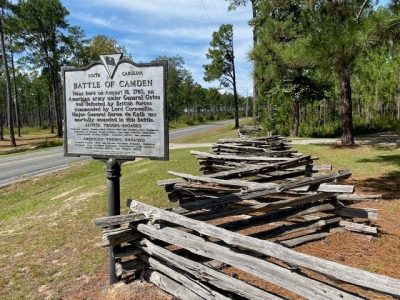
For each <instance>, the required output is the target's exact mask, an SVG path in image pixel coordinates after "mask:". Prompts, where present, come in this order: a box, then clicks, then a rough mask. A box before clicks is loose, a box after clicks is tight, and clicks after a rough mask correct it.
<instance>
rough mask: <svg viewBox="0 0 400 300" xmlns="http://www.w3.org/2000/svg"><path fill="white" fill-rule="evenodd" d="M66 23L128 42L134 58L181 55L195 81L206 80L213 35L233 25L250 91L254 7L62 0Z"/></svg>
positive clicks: (242, 81) (205, 0)
mask: <svg viewBox="0 0 400 300" xmlns="http://www.w3.org/2000/svg"><path fill="white" fill-rule="evenodd" d="M62 3H63V4H64V6H65V7H66V8H67V9H68V10H69V12H70V15H69V16H68V21H69V23H70V24H71V25H79V26H80V27H81V28H82V29H83V30H84V31H85V33H86V35H87V36H88V37H93V36H95V35H98V34H104V35H107V36H112V37H114V38H116V39H117V41H118V42H119V43H120V44H123V45H125V47H126V49H127V50H128V52H129V53H130V54H131V55H132V57H133V60H134V61H135V62H148V61H151V60H153V59H154V58H155V57H157V56H159V55H168V56H173V55H180V56H182V57H183V58H184V60H185V63H186V67H187V69H189V70H190V71H191V73H192V75H193V78H194V80H195V81H196V82H198V83H200V84H201V85H203V86H206V87H208V86H218V82H213V83H206V82H204V80H203V74H204V69H203V65H204V64H206V63H207V58H206V53H207V49H208V47H209V42H210V40H211V35H212V33H213V32H214V31H216V30H218V28H219V26H220V25H221V24H223V23H230V24H233V28H234V48H235V55H236V61H235V63H236V68H237V70H236V73H237V81H238V90H239V93H240V94H242V95H243V96H246V95H251V93H252V80H251V71H252V63H251V61H250V60H249V59H248V53H249V51H250V49H251V45H252V32H251V28H250V26H249V25H248V20H250V18H251V16H252V13H251V7H240V8H238V9H237V10H236V11H231V12H228V1H225V0H95V1H82V0H62Z"/></svg>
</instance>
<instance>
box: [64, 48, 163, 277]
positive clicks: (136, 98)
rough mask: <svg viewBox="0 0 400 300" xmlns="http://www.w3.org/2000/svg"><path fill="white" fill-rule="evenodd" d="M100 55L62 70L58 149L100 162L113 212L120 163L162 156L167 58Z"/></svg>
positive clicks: (112, 250)
mask: <svg viewBox="0 0 400 300" xmlns="http://www.w3.org/2000/svg"><path fill="white" fill-rule="evenodd" d="M100 59H101V61H99V62H93V63H91V64H90V65H88V66H86V67H81V68H68V67H64V68H63V70H62V76H63V82H64V100H65V110H64V155H65V156H81V155H87V156H91V157H93V158H94V159H100V160H102V161H104V162H105V163H106V177H107V198H108V200H107V201H108V215H109V216H115V215H119V214H120V213H121V211H120V177H121V165H122V163H123V162H125V161H132V160H135V158H136V157H147V158H150V159H157V160H168V155H169V148H168V145H169V142H168V138H169V135H168V121H167V118H166V115H167V103H166V100H167V95H166V80H167V68H168V63H167V62H166V61H161V62H155V63H149V64H135V63H134V62H132V61H131V60H129V59H122V54H109V55H101V56H100ZM117 227H118V226H110V227H109V229H114V228H117ZM117 250H118V248H116V247H111V248H110V250H109V254H108V255H109V269H110V277H109V282H110V284H113V283H116V282H117V281H118V276H117V274H116V266H115V265H116V262H117V261H116V259H115V252H116V251H117Z"/></svg>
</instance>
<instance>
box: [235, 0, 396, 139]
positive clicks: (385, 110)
mask: <svg viewBox="0 0 400 300" xmlns="http://www.w3.org/2000/svg"><path fill="white" fill-rule="evenodd" d="M239 2H240V3H236V1H231V5H233V6H234V7H237V6H238V5H244V4H246V1H239ZM397 7H398V5H397V4H396V3H395V2H393V3H392V4H391V6H390V8H379V9H375V8H374V7H373V3H372V2H371V1H361V0H359V1H351V2H347V1H346V2H330V1H324V0H321V1H313V2H309V1H302V0H284V1H271V0H264V1H260V2H259V3H258V8H259V10H258V15H257V18H256V20H254V24H255V25H256V26H257V36H258V44H257V47H256V48H255V49H254V50H253V52H252V53H251V57H252V59H254V60H255V62H256V69H255V71H254V75H255V77H256V81H257V82H258V83H259V85H258V92H259V104H260V105H259V118H260V121H261V122H262V123H263V124H264V126H265V130H266V131H274V132H277V133H281V134H282V133H285V132H286V133H287V132H288V128H290V127H293V126H294V125H295V121H294V120H296V118H297V119H298V120H300V123H301V124H300V128H299V135H303V136H304V135H308V136H329V135H337V134H338V128H339V127H340V126H342V129H343V130H347V129H348V130H350V127H348V126H350V125H351V119H346V118H349V116H350V118H351V114H350V111H349V110H348V109H342V110H339V106H338V104H339V103H340V102H342V103H345V102H344V101H347V103H352V102H354V104H353V113H354V115H355V117H356V119H355V121H354V132H355V133H358V132H364V131H366V130H371V131H375V130H378V129H395V128H396V126H395V124H394V122H392V121H391V120H396V118H397V122H398V123H399V122H400V112H399V110H400V101H399V99H400V95H399V91H400V89H399V86H400V81H399V76H398V74H399V73H398V72H399V71H398V66H399V64H400V60H399V48H398V46H397V45H396V44H395V43H393V42H395V41H396V39H394V38H391V40H389V42H388V35H385V34H384V31H385V30H388V26H387V24H388V23H390V21H393V22H394V20H396V18H398V13H399V10H397ZM393 22H392V23H391V24H392V25H393V26H397V25H396V23H393ZM396 28H400V27H396ZM391 37H393V34H392V35H391ZM378 46H379V47H378ZM346 76H347V77H348V78H346ZM288 100H292V101H294V102H298V103H299V104H300V105H298V106H296V105H293V104H292V103H291V102H290V101H288ZM315 101H321V103H314V102H315ZM282 106H285V108H282ZM340 113H342V114H341V116H340V118H341V119H342V120H347V121H346V122H347V123H346V124H345V125H343V124H344V123H340V122H339V120H338V116H339V115H340ZM359 119H362V120H365V121H363V122H359ZM385 119H386V121H385ZM382 122H384V123H385V122H386V124H387V125H388V126H382V125H383V124H381V123H382ZM379 124H380V125H379ZM338 126H339V127H338ZM343 126H344V127H343ZM375 128H378V129H375Z"/></svg>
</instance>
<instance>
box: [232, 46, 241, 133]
mask: <svg viewBox="0 0 400 300" xmlns="http://www.w3.org/2000/svg"><path fill="white" fill-rule="evenodd" d="M231 47H232V82H233V99H234V101H235V128H236V129H237V128H239V99H238V94H237V89H236V72H235V55H233V53H234V52H233V39H232V41H231Z"/></svg>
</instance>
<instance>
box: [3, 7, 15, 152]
mask: <svg viewBox="0 0 400 300" xmlns="http://www.w3.org/2000/svg"><path fill="white" fill-rule="evenodd" d="M3 14H4V12H3V11H2V17H1V18H0V43H1V55H2V61H3V67H4V76H5V79H6V103H7V120H8V131H9V136H10V145H11V147H15V146H17V143H16V142H15V135H14V118H13V106H12V96H11V80H10V73H9V71H8V64H7V53H6V46H5V43H4V19H3Z"/></svg>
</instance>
